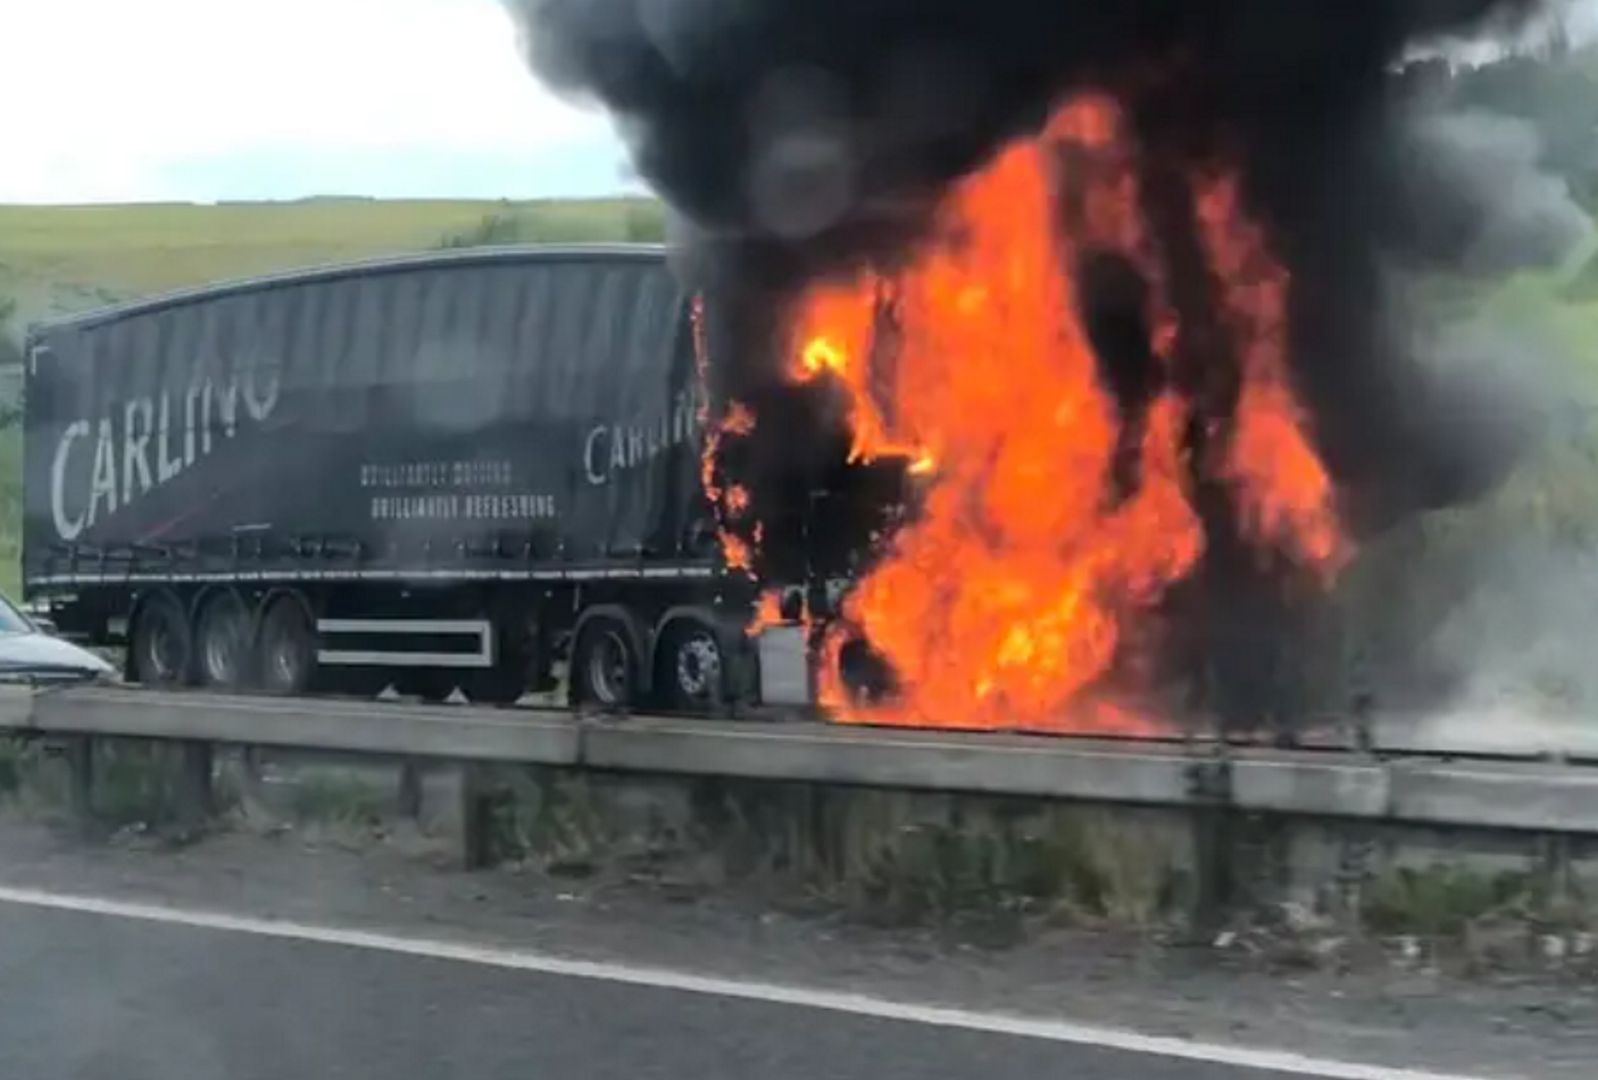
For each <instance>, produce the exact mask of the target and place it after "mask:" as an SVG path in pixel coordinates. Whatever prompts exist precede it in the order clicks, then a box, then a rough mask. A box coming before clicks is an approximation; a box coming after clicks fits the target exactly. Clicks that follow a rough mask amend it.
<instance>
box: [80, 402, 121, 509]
mask: <svg viewBox="0 0 1598 1080" xmlns="http://www.w3.org/2000/svg"><path fill="white" fill-rule="evenodd" d="M102 500H103V501H104V502H105V512H106V516H107V517H109V516H110V515H112V514H114V513H116V512H117V453H116V446H115V444H114V443H113V442H112V441H111V418H110V417H109V416H105V417H101V418H100V435H99V438H97V439H95V441H94V469H93V472H92V473H91V474H90V477H89V513H88V515H87V524H89V525H93V524H94V523H95V522H96V521H98V520H99V517H100V515H99V512H98V510H99V506H100V503H101V501H102Z"/></svg>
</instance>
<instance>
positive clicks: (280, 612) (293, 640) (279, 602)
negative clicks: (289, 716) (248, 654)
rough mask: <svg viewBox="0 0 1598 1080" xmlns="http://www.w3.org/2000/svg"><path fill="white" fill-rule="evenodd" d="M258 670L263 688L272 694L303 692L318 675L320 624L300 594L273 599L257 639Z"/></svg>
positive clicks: (262, 621)
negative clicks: (317, 634)
mask: <svg viewBox="0 0 1598 1080" xmlns="http://www.w3.org/2000/svg"><path fill="white" fill-rule="evenodd" d="M255 649H256V670H257V671H258V672H259V677H260V681H261V689H263V690H265V691H267V692H268V693H272V694H299V693H303V692H304V691H305V690H306V689H307V688H309V687H310V685H311V678H312V677H313V676H314V675H315V674H316V627H315V625H314V624H313V623H312V622H311V617H310V614H309V613H308V612H307V610H306V608H305V605H304V604H303V603H302V602H301V601H300V599H299V597H297V596H294V595H292V594H289V595H284V596H279V597H278V598H277V599H276V600H274V601H272V603H271V606H269V607H268V608H267V609H266V614H265V615H264V616H263V617H262V619H261V628H260V631H259V633H257V635H256V639H255Z"/></svg>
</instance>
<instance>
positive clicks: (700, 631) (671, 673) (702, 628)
mask: <svg viewBox="0 0 1598 1080" xmlns="http://www.w3.org/2000/svg"><path fill="white" fill-rule="evenodd" d="M655 655H656V657H657V669H656V671H655V689H656V691H657V692H658V694H659V696H660V699H661V704H662V705H663V706H664V707H666V708H668V709H671V710H672V711H674V712H689V713H700V714H710V713H717V712H720V711H722V710H723V709H724V708H725V706H726V704H727V701H728V700H729V697H730V695H729V693H728V690H729V687H730V681H729V679H728V675H729V671H728V667H727V656H726V655H725V650H724V649H723V648H722V643H721V638H720V636H719V635H718V634H717V633H716V630H715V628H714V627H712V626H709V625H707V624H705V623H703V622H701V621H700V620H698V619H678V620H677V621H676V622H673V623H672V624H671V625H670V626H669V627H667V629H666V633H665V639H664V640H663V641H661V643H660V647H659V648H658V649H657V651H656V653H655Z"/></svg>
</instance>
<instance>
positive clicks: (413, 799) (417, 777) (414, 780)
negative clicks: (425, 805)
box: [397, 758, 422, 821]
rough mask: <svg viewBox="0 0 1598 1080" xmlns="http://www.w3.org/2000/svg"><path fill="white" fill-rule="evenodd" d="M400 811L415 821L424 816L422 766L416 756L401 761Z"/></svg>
mask: <svg viewBox="0 0 1598 1080" xmlns="http://www.w3.org/2000/svg"><path fill="white" fill-rule="evenodd" d="M397 801H398V802H399V812H400V814H401V815H403V816H404V817H408V818H410V819H411V820H412V821H415V820H416V819H417V818H420V817H421V816H422V767H421V765H420V763H418V762H417V761H416V759H415V758H405V759H404V760H403V761H401V762H400V775H399V795H398V799H397Z"/></svg>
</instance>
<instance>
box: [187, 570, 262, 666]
mask: <svg viewBox="0 0 1598 1080" xmlns="http://www.w3.org/2000/svg"><path fill="white" fill-rule="evenodd" d="M251 621H252V620H251V618H250V611H249V608H247V607H245V606H244V600H243V599H242V598H241V597H240V596H239V594H238V593H236V592H234V591H233V590H232V589H224V590H222V591H220V592H216V593H213V594H212V595H211V596H210V597H208V598H207V599H206V601H205V603H204V604H203V605H202V606H201V608H200V615H199V618H198V619H196V620H195V624H194V625H195V631H194V649H195V660H196V664H195V666H196V668H197V669H198V673H199V677H200V681H201V682H202V683H204V684H205V685H206V686H216V687H239V686H244V685H246V684H248V683H249V681H250V674H251V671H250V667H251V661H252V659H253V657H252V656H251V652H252V649H251V645H252V638H253V636H254V635H253V632H252V631H253V629H254V628H253V627H252V626H251Z"/></svg>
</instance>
